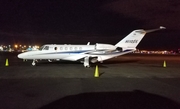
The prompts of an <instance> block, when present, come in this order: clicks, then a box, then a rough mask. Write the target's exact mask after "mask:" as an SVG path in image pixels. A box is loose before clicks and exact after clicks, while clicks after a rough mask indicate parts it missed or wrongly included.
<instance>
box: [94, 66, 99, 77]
mask: <svg viewBox="0 0 180 109" xmlns="http://www.w3.org/2000/svg"><path fill="white" fill-rule="evenodd" d="M94 77H96V78H97V77H99V69H98V65H96V69H95V73H94Z"/></svg>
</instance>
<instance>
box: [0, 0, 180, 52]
mask: <svg viewBox="0 0 180 109" xmlns="http://www.w3.org/2000/svg"><path fill="white" fill-rule="evenodd" d="M0 9H1V10H0V13H1V16H2V17H1V18H0V24H1V25H0V43H2V44H6V43H7V44H13V43H25V44H26V43H29V44H41V45H42V44H46V43H52V44H55V43H57V44H64V43H65V44H86V43H87V42H91V43H92V44H95V43H109V44H116V43H117V42H118V41H119V40H121V39H122V38H124V37H125V36H126V35H128V34H129V33H130V32H131V31H133V30H135V29H153V28H158V27H159V26H165V27H166V28H167V29H166V30H161V31H157V32H154V33H149V34H146V36H145V37H144V39H143V40H142V41H141V42H140V44H139V45H138V47H137V48H138V49H177V48H180V40H179V36H180V23H179V21H178V19H180V15H179V10H180V2H179V1H171V2H170V1H166V0H165V1H164V0H152V1H146V0H142V1H135V0H129V1H120V0H96V1H95V0H92V1H84V0H77V1H72V0H66V1H43V2H40V1H35V0H32V1H28V0H18V1H0Z"/></svg>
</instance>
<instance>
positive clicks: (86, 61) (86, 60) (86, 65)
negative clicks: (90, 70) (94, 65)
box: [84, 56, 90, 67]
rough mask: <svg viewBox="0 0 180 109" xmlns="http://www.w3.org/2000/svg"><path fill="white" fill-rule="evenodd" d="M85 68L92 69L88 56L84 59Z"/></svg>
mask: <svg viewBox="0 0 180 109" xmlns="http://www.w3.org/2000/svg"><path fill="white" fill-rule="evenodd" d="M84 67H90V64H89V57H88V56H87V57H85V58H84Z"/></svg>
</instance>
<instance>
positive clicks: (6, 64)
mask: <svg viewBox="0 0 180 109" xmlns="http://www.w3.org/2000/svg"><path fill="white" fill-rule="evenodd" d="M5 66H6V67H7V66H9V62H8V59H6V63H5Z"/></svg>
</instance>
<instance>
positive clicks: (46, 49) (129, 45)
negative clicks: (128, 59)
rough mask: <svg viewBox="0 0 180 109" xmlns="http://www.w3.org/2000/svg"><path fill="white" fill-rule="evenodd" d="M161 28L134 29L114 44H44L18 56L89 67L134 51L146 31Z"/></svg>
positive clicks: (33, 63)
mask: <svg viewBox="0 0 180 109" xmlns="http://www.w3.org/2000/svg"><path fill="white" fill-rule="evenodd" d="M161 29H165V27H162V26H160V27H159V28H157V29H152V30H143V29H138V30H134V31H132V32H131V33H130V34H129V35H127V36H126V37H125V38H124V39H122V40H121V41H119V42H118V43H117V44H115V45H111V44H102V43H96V44H95V45H90V44H89V43H88V44H87V45H67V44H65V45H59V44H46V45H43V46H42V47H41V48H40V49H39V50H35V51H28V52H24V53H21V54H19V55H18V58H21V59H26V60H33V62H32V65H33V66H35V65H36V62H38V60H44V59H45V60H48V61H49V62H51V61H52V60H67V61H80V62H82V63H84V67H90V63H96V62H102V61H104V60H108V59H111V58H113V57H117V56H120V55H124V54H127V53H130V52H133V51H135V50H136V46H137V45H138V44H139V42H140V41H141V40H142V38H143V37H144V35H145V34H146V33H149V32H153V31H157V30H161Z"/></svg>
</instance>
